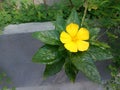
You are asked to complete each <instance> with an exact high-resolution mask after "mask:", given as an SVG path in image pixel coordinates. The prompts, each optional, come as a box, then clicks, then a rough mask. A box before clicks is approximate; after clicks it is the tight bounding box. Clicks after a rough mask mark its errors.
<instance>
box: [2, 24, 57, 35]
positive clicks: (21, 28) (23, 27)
mask: <svg viewBox="0 0 120 90" xmlns="http://www.w3.org/2000/svg"><path fill="white" fill-rule="evenodd" d="M54 29H55V26H54V25H53V23H52V22H42V23H39V22H34V23H23V24H11V25H8V26H6V27H5V28H4V31H3V34H21V33H30V32H35V31H43V30H54Z"/></svg>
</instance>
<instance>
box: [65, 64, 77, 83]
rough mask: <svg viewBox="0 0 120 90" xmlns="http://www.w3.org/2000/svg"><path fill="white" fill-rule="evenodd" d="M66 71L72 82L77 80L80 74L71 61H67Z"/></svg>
mask: <svg viewBox="0 0 120 90" xmlns="http://www.w3.org/2000/svg"><path fill="white" fill-rule="evenodd" d="M65 72H66V75H67V76H68V78H69V79H70V81H71V82H75V79H76V76H77V74H78V70H77V69H76V67H75V66H74V65H73V64H72V63H71V62H67V63H65Z"/></svg>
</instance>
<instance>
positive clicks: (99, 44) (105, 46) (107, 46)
mask: <svg viewBox="0 0 120 90" xmlns="http://www.w3.org/2000/svg"><path fill="white" fill-rule="evenodd" d="M91 44H92V45H94V46H98V47H100V48H103V49H106V48H110V46H109V45H108V44H107V43H104V42H99V41H92V42H91Z"/></svg>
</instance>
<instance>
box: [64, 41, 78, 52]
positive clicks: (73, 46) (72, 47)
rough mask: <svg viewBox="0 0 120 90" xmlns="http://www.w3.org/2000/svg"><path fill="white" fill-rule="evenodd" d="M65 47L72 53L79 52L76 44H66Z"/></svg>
mask: <svg viewBox="0 0 120 90" xmlns="http://www.w3.org/2000/svg"><path fill="white" fill-rule="evenodd" d="M64 47H65V48H66V49H67V50H69V51H70V52H77V45H76V43H74V42H70V43H66V44H65V45H64Z"/></svg>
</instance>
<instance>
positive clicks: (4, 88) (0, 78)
mask: <svg viewBox="0 0 120 90" xmlns="http://www.w3.org/2000/svg"><path fill="white" fill-rule="evenodd" d="M11 84H12V81H11V79H10V78H9V77H8V76H7V74H6V73H5V72H0V85H1V90H8V88H9V87H8V85H11ZM10 90H15V87H12V88H11V89H10Z"/></svg>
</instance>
